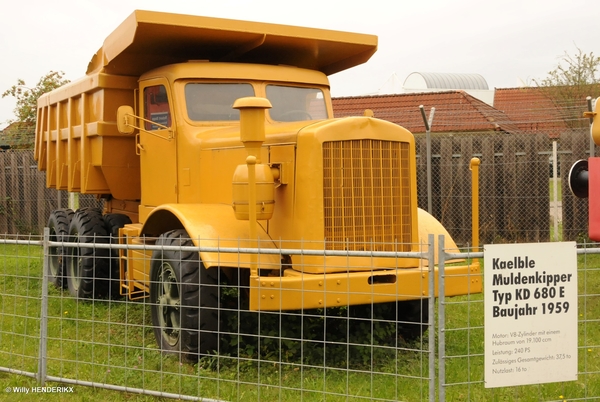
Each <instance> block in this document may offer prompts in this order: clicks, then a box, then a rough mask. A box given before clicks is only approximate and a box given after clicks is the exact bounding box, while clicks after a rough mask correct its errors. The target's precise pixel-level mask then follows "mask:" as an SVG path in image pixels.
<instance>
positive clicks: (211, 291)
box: [150, 230, 219, 360]
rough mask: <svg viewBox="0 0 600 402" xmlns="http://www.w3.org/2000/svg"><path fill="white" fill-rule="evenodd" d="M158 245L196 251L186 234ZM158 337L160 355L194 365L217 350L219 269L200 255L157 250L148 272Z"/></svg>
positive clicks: (169, 234)
mask: <svg viewBox="0 0 600 402" xmlns="http://www.w3.org/2000/svg"><path fill="white" fill-rule="evenodd" d="M156 245H157V246H177V247H180V246H193V243H192V241H191V240H190V238H189V237H188V235H187V233H186V232H185V231H184V230H173V231H170V232H167V233H164V234H162V235H161V236H160V237H159V238H158V240H157V242H156ZM150 301H151V310H152V324H153V325H154V335H155V337H156V341H157V343H158V345H159V346H160V348H161V350H163V351H164V352H166V353H175V354H178V355H179V356H180V358H186V359H189V360H195V359H197V358H198V357H199V355H203V354H208V353H210V352H212V351H215V350H217V349H218V330H219V312H218V308H219V288H218V281H217V270H216V269H206V268H205V267H204V266H203V264H202V263H201V261H200V258H199V255H198V253H197V252H192V251H181V250H177V251H172V250H157V251H155V252H154V253H153V255H152V262H151V268H150Z"/></svg>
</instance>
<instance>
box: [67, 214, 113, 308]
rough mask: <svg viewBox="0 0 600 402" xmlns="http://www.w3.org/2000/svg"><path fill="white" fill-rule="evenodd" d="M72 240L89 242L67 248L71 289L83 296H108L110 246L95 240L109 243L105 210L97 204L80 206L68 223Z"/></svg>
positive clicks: (69, 285)
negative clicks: (104, 246) (99, 245)
mask: <svg viewBox="0 0 600 402" xmlns="http://www.w3.org/2000/svg"><path fill="white" fill-rule="evenodd" d="M69 241H70V242H73V243H85V244H89V246H75V247H71V248H69V250H68V256H67V264H66V274H67V287H68V288H69V293H70V294H71V295H72V296H73V297H77V298H80V299H92V298H95V297H105V296H107V294H108V283H107V278H108V257H109V252H108V251H109V250H107V249H99V248H96V247H94V244H95V243H108V233H107V232H106V229H105V228H104V221H103V220H102V213H101V212H100V211H99V210H97V209H95V208H83V209H79V210H77V212H76V213H75V215H74V216H73V220H72V221H71V225H70V226H69Z"/></svg>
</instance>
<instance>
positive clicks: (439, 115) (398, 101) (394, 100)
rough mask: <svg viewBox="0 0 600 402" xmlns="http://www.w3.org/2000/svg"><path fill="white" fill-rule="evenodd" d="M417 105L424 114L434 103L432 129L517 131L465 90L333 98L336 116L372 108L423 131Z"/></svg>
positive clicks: (502, 117)
mask: <svg viewBox="0 0 600 402" xmlns="http://www.w3.org/2000/svg"><path fill="white" fill-rule="evenodd" d="M420 105H423V106H424V108H425V112H426V114H427V116H429V113H430V109H431V108H432V107H435V114H434V118H433V124H432V127H431V132H469V131H470V132H477V131H504V132H507V133H517V132H519V131H520V130H519V128H518V127H517V126H516V125H515V124H514V123H513V122H512V121H510V119H509V118H508V117H507V116H506V115H505V114H504V113H502V112H501V111H499V110H497V109H495V108H493V107H491V106H490V105H488V104H487V103H485V102H482V101H481V100H479V99H477V98H475V97H473V96H471V95H469V94H468V93H466V92H464V91H445V92H424V93H407V94H396V95H379V96H357V97H346V98H334V99H333V111H334V115H335V116H336V117H345V116H360V115H363V113H364V110H365V109H371V110H372V111H373V112H374V115H375V117H377V118H380V119H383V120H387V121H390V122H392V123H396V124H398V125H400V126H403V127H404V128H406V129H408V130H409V131H411V132H412V133H424V132H425V125H424V123H423V117H422V116H421V111H420V109H419V106H420Z"/></svg>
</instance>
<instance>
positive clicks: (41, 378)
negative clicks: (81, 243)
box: [37, 227, 50, 386]
mask: <svg viewBox="0 0 600 402" xmlns="http://www.w3.org/2000/svg"><path fill="white" fill-rule="evenodd" d="M49 240H50V229H49V228H47V227H45V228H44V239H43V245H44V255H43V257H42V258H43V259H44V263H43V267H42V270H43V271H42V308H41V312H40V350H39V357H38V372H37V381H38V383H39V384H40V385H41V386H44V384H45V383H46V368H47V363H48V362H47V356H48V355H47V348H48V343H47V342H48V270H49V267H48V264H49V263H50V261H49V259H50V254H49V252H48V251H49V245H48V242H49Z"/></svg>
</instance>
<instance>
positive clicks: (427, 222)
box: [417, 208, 460, 264]
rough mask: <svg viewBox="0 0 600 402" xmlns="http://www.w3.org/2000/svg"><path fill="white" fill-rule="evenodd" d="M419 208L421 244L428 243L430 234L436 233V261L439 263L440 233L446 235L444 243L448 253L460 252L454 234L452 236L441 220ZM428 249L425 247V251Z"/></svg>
mask: <svg viewBox="0 0 600 402" xmlns="http://www.w3.org/2000/svg"><path fill="white" fill-rule="evenodd" d="M417 210H418V214H417V217H418V218H417V219H418V222H419V242H420V243H421V244H427V242H428V241H429V235H430V234H433V235H435V238H434V244H435V250H434V254H435V263H436V264H437V263H438V247H437V242H438V236H439V235H444V245H445V249H446V252H447V253H459V252H460V250H459V249H458V246H457V245H456V243H455V242H454V239H452V236H450V233H448V231H447V230H446V228H445V227H444V225H442V224H441V223H440V221H438V220H437V219H435V217H433V215H430V214H429V213H428V212H427V211H425V210H423V209H421V208H417ZM426 250H427V249H426V248H425V249H424V250H423V251H426ZM453 262H456V261H453Z"/></svg>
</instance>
